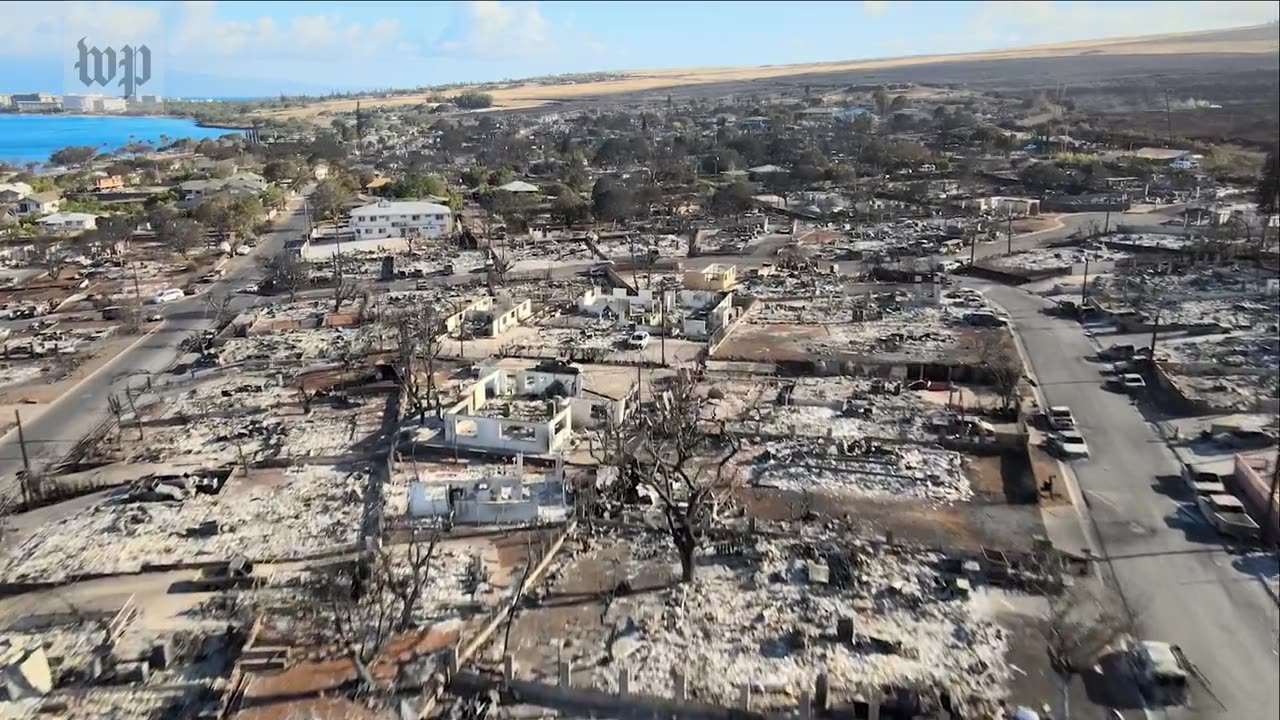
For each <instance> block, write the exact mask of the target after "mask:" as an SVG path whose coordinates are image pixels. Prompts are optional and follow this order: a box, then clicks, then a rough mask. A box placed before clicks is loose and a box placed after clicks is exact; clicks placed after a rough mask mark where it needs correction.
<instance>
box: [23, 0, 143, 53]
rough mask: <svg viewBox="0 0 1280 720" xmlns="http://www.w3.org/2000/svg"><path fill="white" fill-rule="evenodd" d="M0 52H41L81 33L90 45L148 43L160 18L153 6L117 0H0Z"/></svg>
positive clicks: (63, 44) (57, 48) (70, 42)
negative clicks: (110, 0)
mask: <svg viewBox="0 0 1280 720" xmlns="http://www.w3.org/2000/svg"><path fill="white" fill-rule="evenodd" d="M0 18H4V22H0V55H8V56H18V57H34V56H42V55H43V56H47V55H49V54H50V53H54V52H61V51H62V49H63V48H68V49H69V48H70V47H71V46H72V45H73V44H74V42H75V41H76V40H78V39H80V38H81V37H88V38H89V39H90V42H92V43H93V44H95V45H117V44H121V43H125V42H135V43H136V42H154V40H155V38H156V37H157V36H158V35H160V34H161V30H162V29H163V23H162V22H161V17H160V13H159V12H158V11H157V10H156V9H155V8H153V7H147V6H143V5H133V4H129V3H118V2H102V1H94V2H8V1H6V2H0Z"/></svg>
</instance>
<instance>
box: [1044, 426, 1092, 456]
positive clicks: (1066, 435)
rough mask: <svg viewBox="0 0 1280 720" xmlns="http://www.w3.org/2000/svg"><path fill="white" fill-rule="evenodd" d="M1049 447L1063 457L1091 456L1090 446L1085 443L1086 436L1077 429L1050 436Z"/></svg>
mask: <svg viewBox="0 0 1280 720" xmlns="http://www.w3.org/2000/svg"><path fill="white" fill-rule="evenodd" d="M1049 448H1050V449H1051V450H1053V451H1054V452H1056V453H1058V454H1059V455H1061V456H1062V457H1068V458H1087V457H1089V446H1088V445H1087V444H1086V443H1085V441H1084V436H1083V435H1081V434H1080V433H1078V432H1076V431H1075V430H1065V431H1063V432H1060V433H1058V434H1057V435H1052V436H1050V437H1049Z"/></svg>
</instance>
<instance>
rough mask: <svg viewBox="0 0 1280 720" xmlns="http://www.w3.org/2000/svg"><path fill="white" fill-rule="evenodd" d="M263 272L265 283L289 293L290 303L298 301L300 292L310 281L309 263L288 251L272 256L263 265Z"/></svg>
mask: <svg viewBox="0 0 1280 720" xmlns="http://www.w3.org/2000/svg"><path fill="white" fill-rule="evenodd" d="M263 271H264V277H263V282H264V283H266V284H268V285H269V286H270V287H271V288H272V289H278V290H283V291H284V292H286V293H288V294H289V302H293V301H294V300H296V299H297V297H298V291H299V290H301V289H302V288H304V287H306V286H307V281H308V279H309V273H308V268H307V263H306V262H304V261H303V260H302V259H301V258H299V257H298V256H297V255H295V254H293V253H291V252H288V251H283V252H279V253H276V254H275V255H273V256H271V258H269V259H268V260H267V261H266V262H265V263H264V264H263Z"/></svg>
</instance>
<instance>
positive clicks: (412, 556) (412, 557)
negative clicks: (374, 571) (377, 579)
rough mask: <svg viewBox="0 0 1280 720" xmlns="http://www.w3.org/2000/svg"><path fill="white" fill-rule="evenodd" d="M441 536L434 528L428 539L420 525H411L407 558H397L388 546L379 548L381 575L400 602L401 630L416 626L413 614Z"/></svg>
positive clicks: (398, 625) (399, 626)
mask: <svg viewBox="0 0 1280 720" xmlns="http://www.w3.org/2000/svg"><path fill="white" fill-rule="evenodd" d="M439 539H440V535H439V533H437V532H434V531H433V532H431V533H429V534H427V537H426V538H424V537H423V536H422V533H421V532H420V531H419V530H418V528H410V529H409V542H408V544H407V545H406V546H405V555H404V558H403V559H393V558H392V557H391V554H390V550H388V549H387V547H386V546H383V547H382V548H381V549H380V550H379V560H380V563H381V565H382V567H381V570H380V574H381V575H382V576H383V577H384V578H385V580H386V586H387V590H388V591H389V592H391V594H393V595H395V597H396V598H397V599H398V600H399V601H400V619H399V621H398V622H397V623H396V628H397V629H399V630H408V629H409V628H412V627H413V626H414V624H413V613H414V611H415V610H417V609H418V605H419V604H420V602H421V600H422V593H423V591H424V590H425V589H426V586H427V582H428V581H429V580H430V577H431V560H432V557H433V556H434V555H435V551H436V543H437V542H438V541H439Z"/></svg>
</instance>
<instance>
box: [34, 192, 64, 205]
mask: <svg viewBox="0 0 1280 720" xmlns="http://www.w3.org/2000/svg"><path fill="white" fill-rule="evenodd" d="M27 199H28V200H35V201H36V202H41V203H51V202H55V201H57V200H61V199H62V196H61V195H59V194H58V191H57V190H47V191H45V192H38V193H31V194H29V195H27Z"/></svg>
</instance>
